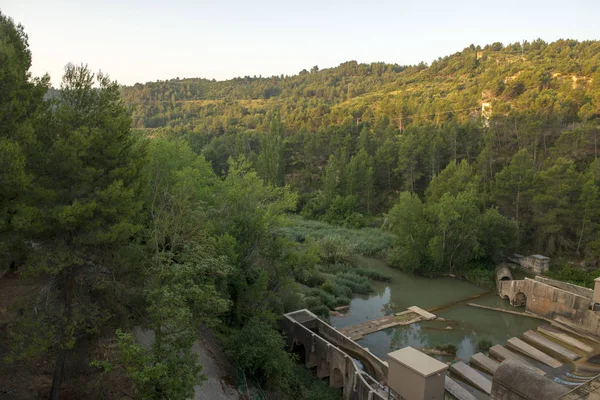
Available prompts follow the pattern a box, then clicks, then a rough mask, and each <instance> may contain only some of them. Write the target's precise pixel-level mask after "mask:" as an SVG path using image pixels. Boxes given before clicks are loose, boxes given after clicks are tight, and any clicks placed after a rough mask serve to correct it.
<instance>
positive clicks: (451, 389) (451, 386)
mask: <svg viewBox="0 0 600 400" xmlns="http://www.w3.org/2000/svg"><path fill="white" fill-rule="evenodd" d="M445 385H446V390H447V391H448V393H450V394H451V395H452V396H453V397H455V398H457V399H460V400H477V397H475V396H473V395H472V394H471V392H469V391H468V390H467V389H465V388H463V387H462V386H460V385H459V384H458V382H456V381H455V380H454V379H452V378H450V377H449V376H446V382H445Z"/></svg>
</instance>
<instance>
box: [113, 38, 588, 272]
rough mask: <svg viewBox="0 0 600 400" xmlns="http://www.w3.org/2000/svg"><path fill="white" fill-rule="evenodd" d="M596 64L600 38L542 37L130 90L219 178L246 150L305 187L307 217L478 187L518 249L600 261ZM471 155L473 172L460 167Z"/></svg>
mask: <svg viewBox="0 0 600 400" xmlns="http://www.w3.org/2000/svg"><path fill="white" fill-rule="evenodd" d="M599 66H600V42H598V41H588V42H577V41H573V40H560V41H557V42H553V43H545V42H543V41H541V40H536V41H533V42H524V43H523V44H520V43H515V44H511V45H508V46H503V45H502V44H500V43H494V44H491V45H488V46H485V47H483V48H481V47H475V46H470V47H468V48H465V49H464V50H463V51H462V52H459V53H456V54H453V55H450V56H447V57H444V58H439V59H438V60H436V61H435V62H433V63H432V64H431V65H430V66H427V65H425V64H424V63H421V64H419V65H416V66H400V65H396V64H383V63H373V64H358V63H356V62H353V61H351V62H346V63H344V64H341V65H340V66H338V67H336V68H330V69H323V70H319V68H318V67H316V66H315V67H313V68H311V70H310V71H306V70H303V71H301V72H300V73H299V74H298V75H295V76H280V77H270V78H261V77H259V78H256V77H252V78H251V77H245V78H237V79H232V80H228V81H222V82H216V81H209V80H203V79H181V80H180V79H175V80H170V81H164V82H152V83H147V84H144V85H141V84H136V85H135V86H133V87H124V88H122V94H123V98H124V100H125V101H126V103H127V104H129V105H130V106H132V109H133V125H134V126H135V127H138V128H143V129H146V130H150V131H151V132H152V136H153V137H154V136H156V135H164V136H167V137H170V138H172V137H183V138H185V140H186V141H187V142H188V143H189V145H190V146H191V148H192V149H193V150H194V151H195V152H196V153H198V154H203V155H204V156H205V157H206V158H207V159H208V160H209V161H211V163H212V165H213V168H214V170H215V171H216V172H217V173H218V174H225V173H226V172H227V169H228V164H227V159H228V158H229V157H234V158H236V157H239V156H245V157H246V158H249V159H250V161H252V163H253V165H254V167H255V168H256V169H257V171H258V172H259V174H260V175H261V176H262V177H263V178H265V179H266V180H268V181H269V182H272V183H275V184H283V183H287V184H291V186H292V188H294V189H295V190H297V191H298V192H300V193H301V198H300V204H299V208H298V210H299V211H301V212H302V213H303V214H304V215H307V216H309V217H311V218H318V219H324V220H326V221H328V222H331V223H337V224H342V225H348V226H362V225H364V224H368V223H369V222H368V221H369V218H368V217H366V216H368V215H373V216H375V215H379V214H381V213H386V212H388V210H389V209H390V207H391V206H392V205H393V204H394V202H395V201H396V200H397V198H398V197H397V196H398V193H399V192H401V191H403V190H408V191H410V192H414V193H416V194H417V195H418V196H419V197H420V198H421V199H422V200H423V201H428V202H429V201H431V202H432V203H433V202H436V201H437V200H439V199H440V197H441V195H443V194H444V193H445V192H448V193H449V194H456V192H457V191H458V192H460V191H466V190H467V189H468V188H474V190H475V191H476V195H475V197H476V198H478V199H479V200H478V202H479V206H480V207H481V206H485V207H492V208H495V207H497V208H498V209H499V210H500V212H501V213H502V214H503V215H504V216H505V217H507V218H510V219H512V220H513V221H514V222H516V223H517V224H518V230H519V234H518V237H519V240H518V241H519V245H518V246H517V247H518V248H520V251H523V252H526V251H532V252H539V253H545V254H548V255H550V256H559V257H566V259H573V257H574V258H575V259H580V258H584V259H587V260H593V259H594V256H593V254H595V250H593V248H596V247H597V244H595V243H599V239H598V232H599V231H598V229H597V223H598V222H600V221H596V220H597V218H596V217H595V216H594V217H593V218H592V220H593V221H592V220H589V218H588V217H585V216H584V215H583V211H582V210H583V208H585V207H588V209H589V208H590V207H592V208H593V207H595V206H594V204H596V203H595V202H596V197H595V196H597V194H596V193H595V192H594V194H593V196H592V198H589V196H588V197H586V196H587V195H584V186H585V183H586V182H588V181H589V180H590V179H591V182H595V183H594V185H596V186H597V185H598V183H600V169H598V165H597V163H594V162H593V161H594V160H596V159H597V157H598V146H597V142H598V139H597V135H598V117H599V116H600V70H599ZM463 161H464V162H466V164H465V165H466V166H465V167H464V170H462V173H464V174H466V176H462V177H460V176H458V177H457V176H454V175H456V174H457V173H459V172H460V171H458V170H459V168H458V166H459V165H460V164H461V162H463ZM445 169H446V171H445ZM456 171H458V172H456ZM519 174H524V175H519ZM443 179H447V180H449V182H445V183H440V181H441V180H443ZM434 183H435V185H441V187H440V188H437V189H436V188H435V187H433V188H432V187H431V186H432V184H434ZM452 185H459V186H458V187H456V186H454V187H453V186H452ZM553 185H554V186H553ZM590 185H591V183H590ZM596 186H593V187H592V186H590V190H592V189H593V190H596V189H597V187H596ZM435 190H438V191H441V192H440V194H439V195H436V196H433V198H432V195H431V192H432V191H435ZM469 190H470V189H469ZM582 196H583V197H582ZM586 199H587V200H586ZM585 201H587V202H588V203H587V206H586V205H584V204H583V203H582V202H585ZM590 246H591V247H590ZM592 264H594V262H593V263H592Z"/></svg>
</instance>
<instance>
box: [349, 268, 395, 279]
mask: <svg viewBox="0 0 600 400" xmlns="http://www.w3.org/2000/svg"><path fill="white" fill-rule="evenodd" d="M353 271H354V272H356V273H357V274H358V275H360V276H364V277H366V278H369V279H371V280H373V281H380V282H391V281H392V276H391V275H388V274H386V273H384V272H381V271H377V270H376V269H371V268H355V269H354V270H353Z"/></svg>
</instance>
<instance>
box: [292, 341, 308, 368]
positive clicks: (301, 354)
mask: <svg viewBox="0 0 600 400" xmlns="http://www.w3.org/2000/svg"><path fill="white" fill-rule="evenodd" d="M292 353H293V354H295V355H296V356H297V357H298V361H300V362H301V363H302V364H304V363H306V348H305V347H304V345H303V344H302V343H300V342H297V341H295V340H294V345H293V346H292Z"/></svg>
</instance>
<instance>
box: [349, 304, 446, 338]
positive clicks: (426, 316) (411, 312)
mask: <svg viewBox="0 0 600 400" xmlns="http://www.w3.org/2000/svg"><path fill="white" fill-rule="evenodd" d="M435 318H436V316H435V315H433V314H432V313H430V312H427V311H425V310H423V309H422V308H419V307H417V306H412V307H408V309H407V310H405V311H402V312H399V313H396V314H394V315H386V316H383V317H381V318H376V319H371V320H368V321H365V322H361V323H358V324H355V325H350V326H346V327H344V328H341V329H340V332H341V333H342V334H343V335H345V336H348V337H350V339H352V340H360V339H362V338H363V337H365V336H366V335H370V334H371V333H374V332H378V331H382V330H384V329H387V328H392V327H394V326H401V325H410V324H414V323H415V322H419V321H429V320H431V319H435Z"/></svg>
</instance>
